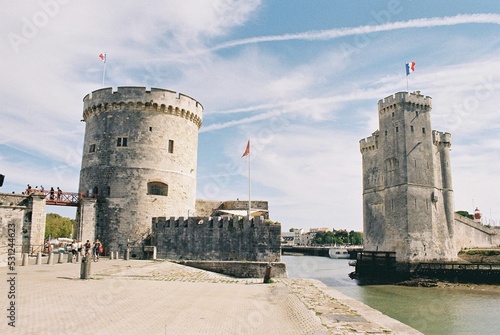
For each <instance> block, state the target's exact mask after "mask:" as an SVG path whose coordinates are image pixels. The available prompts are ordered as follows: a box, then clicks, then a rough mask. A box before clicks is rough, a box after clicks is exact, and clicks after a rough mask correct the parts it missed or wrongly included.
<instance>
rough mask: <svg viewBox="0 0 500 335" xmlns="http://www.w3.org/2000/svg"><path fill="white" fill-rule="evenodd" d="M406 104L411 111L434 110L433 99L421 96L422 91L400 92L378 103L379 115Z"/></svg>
mask: <svg viewBox="0 0 500 335" xmlns="http://www.w3.org/2000/svg"><path fill="white" fill-rule="evenodd" d="M402 104H405V107H410V109H415V108H417V109H421V110H430V109H432V98H431V97H429V96H424V95H422V94H420V91H416V92H411V93H409V92H398V93H396V94H393V95H389V96H388V97H385V98H384V99H380V100H379V101H378V111H379V113H384V112H386V111H387V110H393V109H395V108H396V107H398V106H401V105H402Z"/></svg>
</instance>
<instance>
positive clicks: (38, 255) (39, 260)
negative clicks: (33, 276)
mask: <svg viewBox="0 0 500 335" xmlns="http://www.w3.org/2000/svg"><path fill="white" fill-rule="evenodd" d="M36 265H42V253H41V252H40V251H39V252H37V253H36Z"/></svg>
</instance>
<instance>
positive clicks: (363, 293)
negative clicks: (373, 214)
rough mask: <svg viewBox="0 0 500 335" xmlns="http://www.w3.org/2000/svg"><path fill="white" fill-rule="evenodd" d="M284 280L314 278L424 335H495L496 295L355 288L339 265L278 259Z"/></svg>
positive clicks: (499, 297)
mask: <svg viewBox="0 0 500 335" xmlns="http://www.w3.org/2000/svg"><path fill="white" fill-rule="evenodd" d="M283 261H284V262H285V263H286V265H287V271H288V276H289V277H290V278H314V279H318V280H320V281H322V282H323V283H325V284H326V285H328V286H331V287H333V288H335V289H336V290H338V291H340V292H342V293H344V294H345V295H348V296H350V297H352V298H354V299H356V300H359V301H362V302H363V303H365V304H367V305H368V306H371V307H373V308H375V309H377V310H379V311H381V312H382V313H384V314H386V315H389V316H390V317H392V318H394V319H397V320H399V321H401V322H403V323H405V324H407V325H410V326H412V327H413V328H415V329H418V330H419V331H421V332H422V333H424V334H428V335H433V334H436V335H448V334H450V335H451V334H453V335H460V334H464V335H465V334H467V335H470V334H499V333H500V318H499V317H498V306H499V304H500V293H498V292H484V291H478V290H461V289H440V288H420V287H404V286H394V285H365V286H360V285H357V282H356V281H355V280H351V279H350V278H349V277H348V274H349V272H352V271H354V268H353V267H351V266H349V265H348V263H347V262H348V260H345V259H330V258H327V257H314V256H283Z"/></svg>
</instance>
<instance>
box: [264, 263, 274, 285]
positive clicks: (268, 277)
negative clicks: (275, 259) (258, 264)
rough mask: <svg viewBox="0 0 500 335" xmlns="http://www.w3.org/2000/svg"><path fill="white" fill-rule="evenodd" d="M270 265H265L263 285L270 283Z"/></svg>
mask: <svg viewBox="0 0 500 335" xmlns="http://www.w3.org/2000/svg"><path fill="white" fill-rule="evenodd" d="M272 268H273V267H272V265H271V263H267V265H266V272H265V273H264V283H265V284H267V283H270V282H271V269H272Z"/></svg>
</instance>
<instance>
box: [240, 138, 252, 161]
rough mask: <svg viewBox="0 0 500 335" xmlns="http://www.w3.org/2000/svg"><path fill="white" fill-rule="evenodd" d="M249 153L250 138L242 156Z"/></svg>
mask: <svg viewBox="0 0 500 335" xmlns="http://www.w3.org/2000/svg"><path fill="white" fill-rule="evenodd" d="M249 154H250V140H248V143H247V148H246V149H245V152H244V153H243V156H241V157H245V156H248V155H249Z"/></svg>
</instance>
